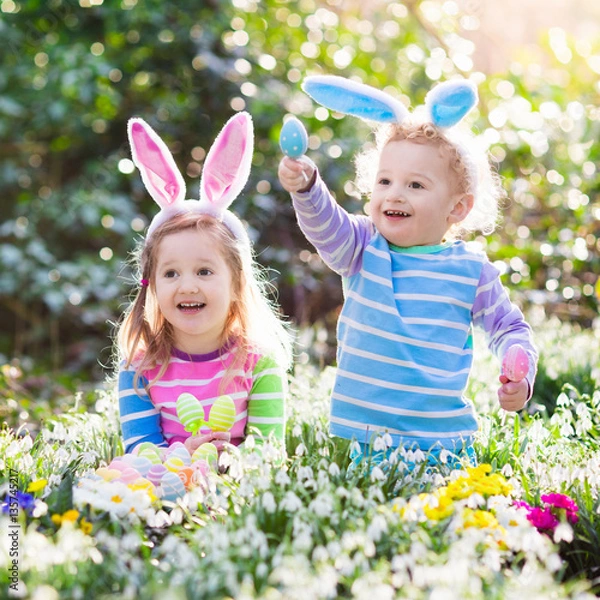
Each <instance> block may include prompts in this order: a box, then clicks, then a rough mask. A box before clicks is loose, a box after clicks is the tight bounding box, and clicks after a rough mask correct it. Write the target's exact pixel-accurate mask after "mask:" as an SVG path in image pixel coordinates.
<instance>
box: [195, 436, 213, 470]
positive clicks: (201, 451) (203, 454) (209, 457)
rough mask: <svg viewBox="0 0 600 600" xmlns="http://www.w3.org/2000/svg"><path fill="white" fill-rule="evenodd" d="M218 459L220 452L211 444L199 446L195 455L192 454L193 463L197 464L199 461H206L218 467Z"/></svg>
mask: <svg viewBox="0 0 600 600" xmlns="http://www.w3.org/2000/svg"><path fill="white" fill-rule="evenodd" d="M218 458H219V451H218V450H217V447H216V446H215V445H214V444H211V443H210V442H207V443H206V444H202V445H201V446H198V447H197V448H196V450H194V454H192V461H193V462H196V461H197V460H204V461H206V462H207V463H208V464H209V465H211V466H213V467H214V466H216V465H217V460H218Z"/></svg>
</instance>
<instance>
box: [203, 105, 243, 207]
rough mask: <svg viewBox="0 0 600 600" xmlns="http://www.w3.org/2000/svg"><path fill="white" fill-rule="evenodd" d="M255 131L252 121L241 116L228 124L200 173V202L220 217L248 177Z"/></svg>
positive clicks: (230, 120) (240, 114)
mask: <svg viewBox="0 0 600 600" xmlns="http://www.w3.org/2000/svg"><path fill="white" fill-rule="evenodd" d="M253 150H254V129H253V127H252V118H251V117H250V115H249V114H248V113H247V112H240V113H238V114H236V115H234V116H233V117H231V119H229V121H227V123H225V125H224V127H223V129H221V132H220V133H219V135H218V136H217V139H216V140H215V141H214V142H213V145H212V146H211V148H210V150H209V151H208V154H207V156H206V159H205V161H204V169H203V171H202V180H201V181H200V201H201V202H202V203H203V204H206V203H210V204H211V205H212V206H213V207H214V208H215V209H216V212H218V213H223V212H224V211H225V210H226V209H227V207H228V206H229V205H230V204H231V203H232V202H233V201H234V200H235V199H236V198H237V196H238V194H239V193H240V192H241V191H242V189H243V187H244V186H245V185H246V181H248V176H249V175H250V165H251V162H252V152H253Z"/></svg>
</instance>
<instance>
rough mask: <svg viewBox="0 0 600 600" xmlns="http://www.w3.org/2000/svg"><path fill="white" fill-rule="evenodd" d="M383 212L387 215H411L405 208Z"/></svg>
mask: <svg viewBox="0 0 600 600" xmlns="http://www.w3.org/2000/svg"><path fill="white" fill-rule="evenodd" d="M383 214H384V215H385V216H386V217H410V215H409V214H408V213H405V212H404V211H403V210H384V211H383Z"/></svg>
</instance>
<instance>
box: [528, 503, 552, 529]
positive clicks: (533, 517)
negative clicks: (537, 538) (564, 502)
mask: <svg viewBox="0 0 600 600" xmlns="http://www.w3.org/2000/svg"><path fill="white" fill-rule="evenodd" d="M527 520H528V521H529V522H530V523H531V524H532V525H533V526H534V527H535V528H536V529H540V530H541V529H547V530H550V531H554V528H555V527H556V526H557V525H558V519H557V518H556V517H555V516H554V515H553V514H552V510H551V509H550V508H540V507H539V506H536V507H535V508H532V509H531V510H530V511H529V513H528V515H527Z"/></svg>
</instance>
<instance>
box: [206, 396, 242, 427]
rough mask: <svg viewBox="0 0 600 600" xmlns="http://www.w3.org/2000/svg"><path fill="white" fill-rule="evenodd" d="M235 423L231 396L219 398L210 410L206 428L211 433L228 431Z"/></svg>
mask: <svg viewBox="0 0 600 600" xmlns="http://www.w3.org/2000/svg"><path fill="white" fill-rule="evenodd" d="M234 423H235V404H234V403H233V400H232V398H231V396H219V397H218V398H217V399H216V400H215V403H214V404H213V405H212V407H211V409H210V414H209V416H208V426H209V427H210V428H211V429H212V430H213V431H229V430H230V429H231V428H232V427H233V424H234Z"/></svg>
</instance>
